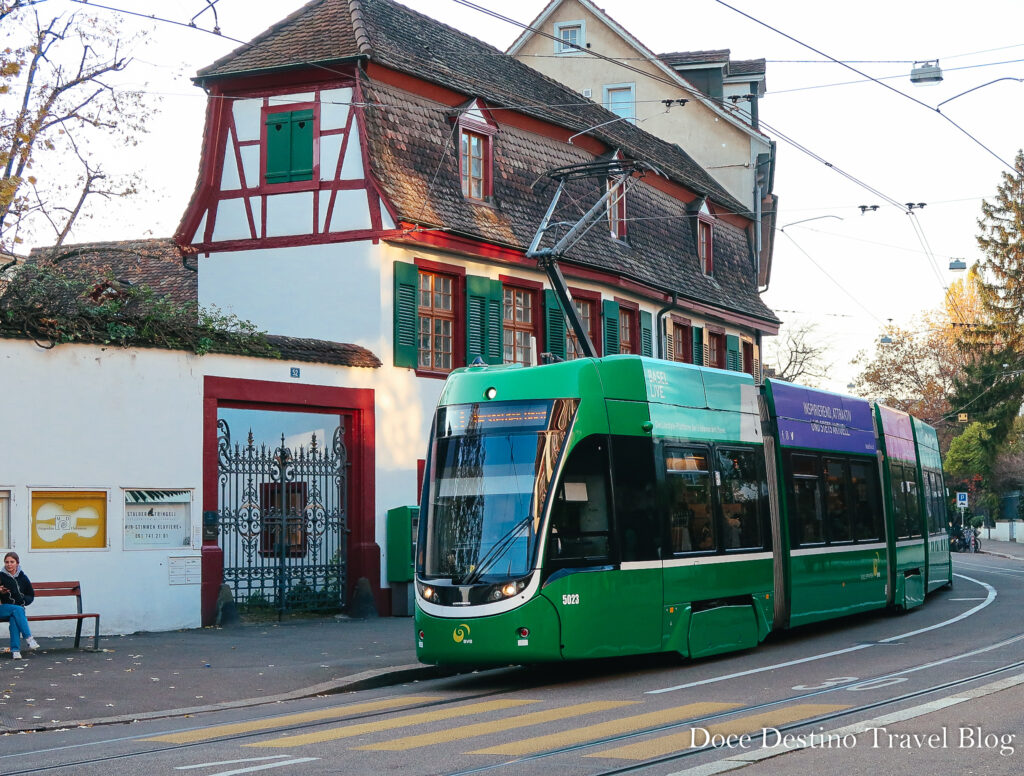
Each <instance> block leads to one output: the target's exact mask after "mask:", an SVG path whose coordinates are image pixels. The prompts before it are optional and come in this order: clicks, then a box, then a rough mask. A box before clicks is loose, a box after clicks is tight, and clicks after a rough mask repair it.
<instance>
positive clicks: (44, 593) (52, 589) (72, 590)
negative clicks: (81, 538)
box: [0, 582, 100, 651]
mask: <svg viewBox="0 0 1024 776" xmlns="http://www.w3.org/2000/svg"><path fill="white" fill-rule="evenodd" d="M32 589H33V590H35V593H36V598H62V597H70V596H74V597H75V600H76V601H77V603H78V611H77V612H75V613H73V614H29V612H30V611H31V609H28V610H26V611H25V614H26V615H27V618H28V620H29V622H45V621H47V620H77V621H78V627H77V628H76V629H75V648H76V649H77V648H78V645H79V643H80V642H81V640H82V623H83V622H84V621H85V620H87V619H89V618H90V617H91V618H93V619H95V620H96V629H95V630H94V631H93V637H92V648H93V649H94V650H97V651H99V648H100V616H99V614H97V613H96V612H83V611H82V586H81V585H80V584H79V583H78V582H33V583H32ZM0 619H7V618H6V617H5V618H0Z"/></svg>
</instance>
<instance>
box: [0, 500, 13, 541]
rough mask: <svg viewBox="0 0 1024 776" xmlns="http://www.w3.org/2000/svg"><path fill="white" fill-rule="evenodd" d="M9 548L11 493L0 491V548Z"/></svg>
mask: <svg viewBox="0 0 1024 776" xmlns="http://www.w3.org/2000/svg"><path fill="white" fill-rule="evenodd" d="M10 547H11V492H10V491H9V490H0V548H3V549H10Z"/></svg>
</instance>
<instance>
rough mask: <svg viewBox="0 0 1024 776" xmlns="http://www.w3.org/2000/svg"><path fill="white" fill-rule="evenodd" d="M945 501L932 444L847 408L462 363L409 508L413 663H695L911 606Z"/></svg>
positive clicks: (628, 371)
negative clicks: (684, 659) (413, 517)
mask: <svg viewBox="0 0 1024 776" xmlns="http://www.w3.org/2000/svg"><path fill="white" fill-rule="evenodd" d="M879 429H881V431H880V430H879ZM943 493H944V489H943V487H942V479H941V462H940V460H939V452H938V443H937V438H936V436H935V432H934V430H932V429H931V428H930V427H928V426H927V425H925V424H923V423H921V422H920V421H917V420H915V419H913V418H911V417H910V416H908V415H905V414H902V413H897V412H895V411H893V410H889V409H888V408H884V407H875V408H872V406H871V405H870V404H869V403H868V402H866V401H864V400H861V399H855V398H851V397H845V396H839V395H837V394H832V393H827V392H823V391H817V390H812V389H809V388H803V387H801V386H796V385H792V384H789V383H785V382H780V381H774V380H766V381H765V384H764V386H762V387H760V388H759V387H758V386H757V385H755V384H754V381H753V379H752V378H751V376H750V375H747V374H744V373H739V372H731V371H721V370H717V369H708V368H702V367H697V366H692V365H689V364H682V363H675V362H668V361H660V360H656V359H650V358H643V357H639V356H628V355H622V356H608V357H605V358H584V359H577V360H573V361H567V362H562V363H557V364H548V365H544V366H538V367H527V368H523V367H519V366H489V367H469V368H466V369H462V370H458V371H456V372H454V373H452V375H451V376H450V377H449V379H448V380H447V382H446V383H445V387H444V389H443V391H442V395H441V398H440V400H439V403H438V408H437V413H436V416H435V418H434V425H433V431H432V433H431V441H430V448H429V451H428V460H427V468H426V476H425V478H424V486H423V494H422V498H421V508H420V524H419V538H418V542H417V550H416V634H417V655H418V657H419V659H420V660H421V661H422V662H425V663H438V664H440V663H453V664H474V665H500V664H510V663H534V662H544V661H557V660H574V659H584V658H600V657H611V656H617V655H633V654H643V653H654V652H678V653H679V654H681V655H684V656H688V657H702V656H706V655H713V654H717V653H722V652H728V651H732V650H738V649H746V648H749V647H753V646H756V645H757V644H758V643H759V642H760V641H762V640H763V639H764V638H765V637H766V636H767V635H768V633H769V632H771V631H772V630H778V629H780V628H786V627H789V626H795V625H801V624H804V623H809V622H815V621H820V620H824V619H828V618H832V617H839V616H843V615H847V614H851V613H855V612H862V611H866V610H870V609H876V608H881V607H886V606H889V607H898V608H902V609H909V608H911V607H914V606H917V605H918V604H920V603H921V602H922V601H923V600H924V595H925V592H926V591H931V590H933V589H935V588H936V587H939V586H942V585H946V584H949V583H950V582H951V581H952V576H951V566H950V561H949V543H948V540H947V539H946V534H945V531H944V530H941V531H940V529H942V528H943V525H944V522H945V518H944V515H945V508H944V497H943ZM940 533H941V535H940Z"/></svg>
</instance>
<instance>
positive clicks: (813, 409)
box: [771, 382, 877, 453]
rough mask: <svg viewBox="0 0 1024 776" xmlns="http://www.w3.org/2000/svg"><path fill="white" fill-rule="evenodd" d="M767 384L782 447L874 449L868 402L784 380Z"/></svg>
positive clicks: (862, 450)
mask: <svg viewBox="0 0 1024 776" xmlns="http://www.w3.org/2000/svg"><path fill="white" fill-rule="evenodd" d="M771 386H772V399H773V403H774V406H775V415H776V418H777V420H778V425H779V442H780V443H781V444H782V445H783V446H785V447H809V448H815V449H819V450H835V451H838V452H844V453H874V452H875V451H876V450H877V445H876V443H875V432H874V430H873V424H872V421H871V405H869V404H868V403H867V402H866V401H864V400H863V399H855V398H853V397H850V396H840V395H839V394H836V393H827V392H825V391H815V390H812V389H810V388H804V387H802V386H799V385H790V384H788V383H777V382H772V384H771Z"/></svg>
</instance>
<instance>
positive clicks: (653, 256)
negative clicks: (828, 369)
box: [197, 0, 776, 322]
mask: <svg viewBox="0 0 1024 776" xmlns="http://www.w3.org/2000/svg"><path fill="white" fill-rule="evenodd" d="M346 13H348V19H349V20H350V21H349V22H345V21H344V17H345V14H346ZM320 33H322V34H323V37H322V38H321V37H318V34H320ZM345 35H348V36H349V38H348V39H344V36H345ZM339 36H340V37H339ZM327 40H330V41H333V43H325V41H327ZM360 53H361V54H364V55H366V56H368V57H369V59H370V60H372V61H374V62H377V63H379V64H381V65H384V66H386V67H389V68H391V69H394V70H397V71H400V72H405V73H409V74H412V75H414V76H417V77H419V78H422V79H425V80H428V81H431V82H434V83H437V84H439V85H441V86H444V87H446V88H448V89H450V90H452V91H455V92H458V93H460V94H463V95H466V96H467V98H468V97H479V98H482V99H483V100H484V101H485V102H486V103H487V104H488V106H489V107H491V108H502V107H510V108H514V109H515V110H516V112H518V113H521V114H524V115H528V116H532V117H535V118H538V119H541V120H543V121H546V122H549V123H552V124H555V125H557V126H561V127H565V128H567V129H569V130H571V131H572V132H582V131H584V130H587V131H588V134H590V135H592V136H594V137H596V138H598V139H599V140H600V141H602V142H603V143H604V144H605V145H606V146H607V147H609V148H612V149H621V151H622V153H623V155H624V156H625V157H626V158H628V159H637V160H641V161H645V162H648V163H650V164H652V165H654V166H655V167H656V168H658V169H659V170H660V171H662V172H663V173H664V174H665V176H666V177H668V178H669V179H671V180H673V181H675V182H677V183H680V184H681V185H683V186H684V187H685V188H687V189H689V190H690V191H693V192H694V193H695V194H697V195H701V196H707V197H708V198H709V200H710V201H711V202H712V203H714V205H715V206H716V207H717V208H718V209H719V210H724V211H727V212H736V213H745V212H746V211H747V208H746V207H744V205H742V204H741V203H740V202H738V201H737V200H736V199H734V198H733V197H732V196H730V195H729V194H728V193H727V192H726V191H725V190H724V189H723V188H722V187H721V186H720V184H718V183H717V182H716V181H715V180H714V179H713V178H712V177H711V176H710V175H708V173H707V172H706V171H705V170H704V169H703V168H702V167H700V165H698V164H697V163H696V162H695V161H694V160H693V159H691V158H690V157H689V156H688V155H687V154H686V153H685V152H684V151H683V150H682V149H680V148H679V147H678V146H676V145H673V144H670V143H667V142H665V141H663V140H661V139H659V138H657V137H655V136H653V135H651V134H649V133H647V132H644V131H643V130H642V129H640V128H638V127H636V126H634V125H633V124H631V123H630V122H627V121H617V120H616V118H617V117H616V116H615V115H614V114H612V113H610V112H608V111H607V110H605V109H604V108H603V107H601V106H600V105H598V104H596V103H594V102H592V101H590V100H587V99H584V98H582V97H581V96H580V95H579V94H578V93H576V92H574V91H572V90H570V89H569V88H567V87H565V86H563V85H562V84H560V83H558V82H556V81H553V80H551V79H549V78H547V77H545V76H543V75H541V74H540V73H538V72H537V71H535V70H533V69H532V68H530V67H529V66H527V65H525V64H523V63H521V62H519V61H517V60H515V59H514V58H512V57H509V56H507V55H505V54H504V53H502V52H501V51H499V50H498V49H495V48H493V47H492V46H489V45H487V44H485V43H483V42H481V41H479V40H477V39H475V38H472V37H470V36H468V35H466V34H464V33H462V32H459V31H458V30H455V29H453V28H451V27H447V26H446V25H443V24H441V23H439V22H437V21H436V20H434V19H431V18H429V17H427V16H423V15H421V14H418V13H416V12H414V11H411V10H410V9H408V8H405V7H404V6H401V5H398V4H396V3H394V2H392V1H391V0H315V1H314V2H312V3H309V4H308V5H306V6H305V7H304V8H302V9H300V10H299V11H297V12H296V13H294V14H292V15H291V16H290V17H288V18H287V19H285V20H284V21H282V22H280V23H279V24H276V25H274V26H273V27H271V28H270V29H269V30H268V31H267V32H265V33H264V34H263V35H261V36H260V37H258V38H257V39H255V40H254V41H253V42H252V43H251V44H249V45H246V46H243V47H241V48H239V49H237V50H236V51H235V52H234V53H232V54H229V55H228V56H226V57H224V58H222V59H221V60H218V62H216V63H214V64H213V65H211V66H210V67H208V68H205V69H204V70H202V71H200V73H199V77H198V78H197V80H198V81H200V82H208V81H211V80H217V79H222V78H229V77H230V78H234V77H237V76H239V75H241V74H243V73H244V74H255V73H265V72H267V71H268V70H275V69H276V70H285V69H294V68H298V67H302V66H304V65H306V64H308V63H314V64H315V63H321V64H322V63H325V62H329V61H339V60H341V59H344V58H345V57H351V56H354V55H357V54H360ZM725 54H726V56H728V52H725ZM311 72H313V73H314V77H316V78H319V77H321V76H320V73H319V72H317V69H314V70H313V71H311ZM361 87H362V89H363V99H364V102H365V107H364V109H363V110H364V115H365V117H366V127H367V130H366V131H367V140H368V144H369V154H368V156H369V160H370V166H371V170H372V172H373V174H374V176H375V177H376V179H377V180H379V181H380V182H381V185H382V186H383V188H384V191H385V193H386V195H387V198H388V200H389V201H390V202H391V203H392V204H393V205H394V206H395V208H396V209H397V211H398V212H397V216H398V218H399V220H402V221H409V222H414V223H420V224H425V225H429V226H434V227H439V228H442V229H444V230H448V231H451V232H454V233H457V234H460V235H462V236H467V237H470V238H474V239H483V240H486V241H488V242H492V243H496V244H499V245H504V246H509V247H512V248H515V249H518V250H525V249H526V248H527V247H528V246H529V244H530V241H531V240H532V238H533V236H534V232H535V230H536V228H537V226H538V224H539V223H540V222H541V219H542V218H543V216H544V212H545V210H546V208H547V205H548V203H549V201H550V198H551V195H552V194H553V192H554V184H553V183H552V182H551V181H550V180H548V179H547V178H545V177H544V176H543V173H544V171H545V170H549V169H551V168H554V167H559V166H563V165H568V164H575V163H579V162H589V161H592V160H593V156H592V155H591V154H590V153H588V152H587V151H584V150H582V149H580V148H578V147H576V146H572V145H567V144H566V143H564V142H560V141H556V140H552V139H548V138H546V137H544V136H541V135H538V134H535V133H531V132H527V131H525V130H516V129H514V128H513V127H511V126H509V125H507V124H502V121H501V117H502V112H501V111H500V110H497V111H496V112H495V118H496V120H497V121H498V123H499V126H500V130H499V132H498V133H497V135H495V138H494V163H495V170H494V176H493V177H494V203H493V206H491V205H482V204H479V203H473V202H470V201H467V200H466V199H465V198H464V197H463V196H462V192H461V188H460V178H459V174H458V162H457V155H456V154H455V153H453V152H454V150H455V149H454V147H453V146H452V123H451V121H450V116H449V114H450V112H451V108H450V107H449V106H447V105H443V104H441V103H438V102H433V101H431V100H428V99H426V98H423V97H420V96H418V95H415V94H412V93H410V92H408V91H404V90H401V89H398V88H395V87H391V86H387V85H385V84H383V83H380V82H376V81H373V80H372V79H370V78H368V77H367V76H365V74H364V75H361ZM607 122H612V123H607ZM606 123H607V125H606V126H601V127H599V128H596V129H594V127H597V126H598V125H601V124H606ZM649 174H651V173H649ZM603 190H604V181H603V180H591V181H577V182H575V183H574V184H573V185H572V186H571V187H570V189H569V191H568V194H569V196H570V197H571V198H573V199H575V201H577V202H591V203H592V202H594V201H596V199H597V198H598V197H599V196H600V195H601V194H602V193H603ZM627 217H628V218H630V219H631V221H630V225H629V238H628V242H622V241H616V240H612V239H611V238H610V237H609V236H607V230H606V229H603V228H594V229H591V230H590V232H589V233H588V234H587V235H586V236H585V237H584V238H583V239H582V240H581V241H580V242H579V243H578V244H577V245H576V246H575V247H573V248H572V249H571V250H570V252H569V253H568V254H567V258H568V259H569V260H570V261H574V262H578V263H580V264H584V265H589V266H592V267H596V268H600V269H602V270H605V271H607V272H610V273H612V274H615V275H622V276H624V277H627V278H632V279H634V280H637V281H640V282H642V283H644V284H647V285H650V286H653V287H655V288H660V289H665V290H668V291H673V290H675V291H678V292H679V294H680V296H681V297H683V298H689V299H693V300H696V301H701V302H705V303H707V304H710V305H714V306H717V307H723V308H726V309H729V310H734V311H737V312H741V313H745V314H748V315H752V316H755V317H757V318H760V319H762V320H768V321H773V322H774V321H775V320H776V318H775V316H774V314H773V313H772V312H771V310H769V309H768V308H767V307H766V306H765V305H764V303H763V302H762V301H761V298H760V296H759V295H758V293H757V288H756V286H755V279H754V269H753V259H752V257H751V249H750V247H749V242H748V240H747V236H746V234H745V232H744V231H743V230H742V229H740V228H737V227H734V226H731V225H730V224H728V223H726V222H725V221H720V222H719V224H718V227H717V228H716V233H715V240H716V243H715V245H716V247H715V261H716V273H715V275H716V279H711V278H707V277H705V276H704V275H703V273H702V272H701V270H700V268H699V267H698V266H697V259H696V246H695V241H694V234H693V218H692V216H691V215H690V214H688V213H687V212H686V209H685V205H684V203H682V202H680V201H679V200H678V199H676V198H673V197H671V196H669V195H667V194H663V193H661V192H659V191H657V190H656V189H654V188H652V187H650V186H647V185H645V184H640V185H638V186H636V187H635V188H634V189H633V193H631V195H630V198H629V202H628V204H627Z"/></svg>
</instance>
